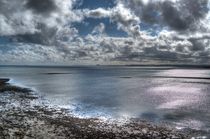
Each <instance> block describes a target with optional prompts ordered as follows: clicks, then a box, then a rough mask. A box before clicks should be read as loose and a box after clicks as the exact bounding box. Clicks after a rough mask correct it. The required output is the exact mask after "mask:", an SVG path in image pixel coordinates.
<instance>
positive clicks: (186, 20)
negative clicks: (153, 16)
mask: <svg viewBox="0 0 210 139" xmlns="http://www.w3.org/2000/svg"><path fill="white" fill-rule="evenodd" d="M161 10H162V16H163V19H164V22H165V23H167V24H168V25H169V26H170V27H171V28H173V29H176V30H186V29H189V28H190V27H192V26H193V24H194V23H196V22H197V21H199V20H200V19H201V18H204V17H205V15H206V14H207V13H208V0H182V1H180V4H179V5H174V3H173V2H170V1H165V2H163V3H162V4H161Z"/></svg>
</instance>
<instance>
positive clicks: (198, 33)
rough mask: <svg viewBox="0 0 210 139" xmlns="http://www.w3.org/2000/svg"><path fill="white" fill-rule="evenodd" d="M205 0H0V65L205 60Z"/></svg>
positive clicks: (208, 46)
mask: <svg viewBox="0 0 210 139" xmlns="http://www.w3.org/2000/svg"><path fill="white" fill-rule="evenodd" d="M209 8H210V0H0V64H2V65H3V64H4V65H5V64H30V65H33V64H40V65H41V64H49V65H54V64H55V65H57V64H61V65H74V64H209V63H210V12H209Z"/></svg>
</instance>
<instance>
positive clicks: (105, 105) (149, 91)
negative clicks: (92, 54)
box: [0, 66, 210, 133]
mask: <svg viewBox="0 0 210 139" xmlns="http://www.w3.org/2000/svg"><path fill="white" fill-rule="evenodd" d="M0 78H10V79H11V80H10V83H11V84H15V85H19V86H22V87H28V88H31V89H33V90H34V92H35V93H37V94H38V95H39V96H41V97H42V98H45V100H46V101H47V102H48V104H49V105H51V106H56V107H60V108H65V109H67V110H69V112H71V113H72V114H74V115H75V116H80V117H85V118H107V119H131V118H139V119H142V120H147V121H150V122H154V123H169V124H171V125H174V126H175V127H176V128H177V129H179V130H182V129H193V130H199V131H204V132H207V133H209V132H210V69H208V68H190V67H176V66H0Z"/></svg>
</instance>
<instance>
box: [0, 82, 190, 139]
mask: <svg viewBox="0 0 210 139" xmlns="http://www.w3.org/2000/svg"><path fill="white" fill-rule="evenodd" d="M7 82H8V81H6V80H4V81H3V80H1V79H0V104H1V107H0V138H13V137H18V138H64V139H66V138H71V139H73V138H75V139H81V138H83V139H85V138H86V139H98V138H101V139H103V138H116V139H121V138H122V139H123V138H124V139H128V138H129V139H132V138H145V139H146V138H148V139H152V138H154V139H158V138H174V139H181V138H183V139H185V138H186V139H187V138H191V137H192V135H191V133H182V132H180V131H178V130H176V129H174V128H172V127H171V128H170V127H166V126H160V125H154V124H152V123H149V122H146V121H141V120H137V119H136V120H131V121H129V122H127V123H124V124H118V123H117V122H116V123H115V122H113V123H107V122H105V121H102V120H100V119H97V118H87V119H81V118H78V117H75V116H74V115H71V114H69V113H68V112H67V110H66V109H58V108H52V107H49V106H47V105H45V104H43V103H42V102H41V100H40V99H39V96H37V95H35V94H34V93H33V91H32V90H30V89H28V88H21V87H17V86H13V85H10V84H8V83H7Z"/></svg>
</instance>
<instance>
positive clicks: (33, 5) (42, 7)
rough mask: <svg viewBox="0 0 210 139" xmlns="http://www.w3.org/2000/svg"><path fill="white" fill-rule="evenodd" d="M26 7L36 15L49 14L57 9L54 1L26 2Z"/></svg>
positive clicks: (34, 0)
mask: <svg viewBox="0 0 210 139" xmlns="http://www.w3.org/2000/svg"><path fill="white" fill-rule="evenodd" d="M26 7H27V8H29V9H32V10H33V11H34V12H36V13H38V14H49V13H51V12H53V11H55V10H56V9H57V5H56V4H55V1H54V0H27V2H26Z"/></svg>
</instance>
